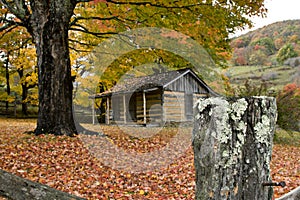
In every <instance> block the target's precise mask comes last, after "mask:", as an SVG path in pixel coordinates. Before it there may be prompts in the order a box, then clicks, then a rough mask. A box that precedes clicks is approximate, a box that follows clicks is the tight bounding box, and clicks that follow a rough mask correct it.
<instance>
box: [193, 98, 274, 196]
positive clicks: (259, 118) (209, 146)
mask: <svg viewBox="0 0 300 200" xmlns="http://www.w3.org/2000/svg"><path fill="white" fill-rule="evenodd" d="M276 118H277V109H276V100H275V98H272V97H250V98H239V99H233V98H232V99H229V98H227V99H226V98H223V97H213V98H206V99H199V100H198V101H197V103H196V105H195V123H194V130H193V149H194V162H195V169H196V199H201V200H202V199H205V200H208V199H218V200H222V199H226V200H233V199H236V200H238V199H251V200H256V199H257V200H265V199H272V193H273V191H272V188H271V187H263V186H262V183H263V182H270V181H271V177H270V160H271V155H272V145H273V135H274V131H275V124H276Z"/></svg>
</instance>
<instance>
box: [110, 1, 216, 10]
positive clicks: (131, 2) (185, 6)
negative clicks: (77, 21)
mask: <svg viewBox="0 0 300 200" xmlns="http://www.w3.org/2000/svg"><path fill="white" fill-rule="evenodd" d="M106 2H109V3H113V4H119V5H122V4H123V5H125V4H127V5H136V6H140V5H144V6H145V5H150V6H152V7H158V8H189V7H195V6H199V5H211V4H207V3H200V2H198V3H195V4H187V5H171V6H170V5H164V4H159V3H153V2H151V1H141V2H136V1H117V0H106ZM177 2H179V1H178V0H176V1H174V2H173V3H177Z"/></svg>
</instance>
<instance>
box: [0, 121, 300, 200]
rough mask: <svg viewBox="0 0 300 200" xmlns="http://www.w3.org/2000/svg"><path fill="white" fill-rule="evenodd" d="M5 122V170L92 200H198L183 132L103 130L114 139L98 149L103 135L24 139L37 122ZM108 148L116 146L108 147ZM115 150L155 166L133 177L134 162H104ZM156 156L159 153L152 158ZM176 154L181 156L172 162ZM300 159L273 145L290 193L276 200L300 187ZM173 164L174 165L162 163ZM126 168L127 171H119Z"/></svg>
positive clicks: (275, 167)
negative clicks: (112, 148)
mask: <svg viewBox="0 0 300 200" xmlns="http://www.w3.org/2000/svg"><path fill="white" fill-rule="evenodd" d="M0 122H1V125H0V126H1V127H0V128H1V130H0V160H1V162H0V168H1V169H4V170H6V171H9V172H12V173H14V174H17V175H19V176H21V177H24V178H27V179H30V180H32V181H37V182H40V183H42V184H47V185H49V186H50V187H53V188H56V189H58V190H62V191H64V192H68V193H72V194H75V195H77V196H81V197H84V198H87V199H194V193H195V191H194V189H195V181H194V180H195V169H194V165H193V161H194V157H193V151H192V147H191V144H188V142H189V137H188V136H187V135H186V134H187V133H186V132H184V131H183V132H182V134H181V133H180V134H178V133H176V134H173V133H172V131H170V130H169V129H168V130H166V131H167V134H164V131H162V130H156V131H155V134H152V133H147V129H142V130H143V131H140V132H139V133H136V134H137V135H130V134H129V135H128V134H124V132H127V131H130V132H131V133H132V130H126V131H124V130H121V129H120V128H118V127H112V126H111V127H107V126H103V132H105V134H107V135H109V137H107V139H106V140H104V141H105V142H104V143H103V145H99V144H102V143H101V142H103V140H102V139H101V137H99V136H87V135H79V136H77V137H66V136H53V135H41V136H34V135H29V134H24V133H23V132H24V131H31V130H33V129H34V127H35V122H34V121H32V120H12V119H10V120H9V119H0ZM153 130H155V129H153ZM122 132H123V133H122ZM138 134H140V135H138ZM151 134H152V135H151ZM147 135H148V136H147ZM166 136H167V137H166ZM177 136H179V137H177ZM176 137H177V138H176ZM186 139H187V140H186ZM98 140H99V141H98ZM109 143H111V144H114V145H110V146H105V145H104V144H109ZM170 144H171V145H170ZM187 144H188V145H187ZM172 145H173V146H172ZM111 146H115V147H117V149H122V150H123V151H124V152H125V153H126V152H131V153H134V152H136V154H142V155H146V154H147V155H149V156H148V157H149V158H147V156H145V157H146V158H145V159H149V160H147V162H148V163H150V164H149V165H147V166H145V169H143V170H141V171H139V172H138V173H137V171H136V170H132V172H130V169H129V168H130V167H132V166H133V165H136V164H135V163H134V162H132V161H131V160H130V159H128V160H126V159H125V160H124V162H123V163H114V164H115V165H116V166H113V165H112V163H105V162H108V161H109V159H110V158H111V157H113V156H116V153H113V154H111V155H110V154H107V155H106V157H104V158H105V159H103V155H101V154H98V153H101V152H103V151H105V152H106V151H108V150H111V149H110V148H111ZM101 148H108V149H101ZM160 149H163V151H159V150H160ZM180 150H181V151H180ZM124 152H123V153H124ZM152 152H156V154H153V155H152V154H150V153H152ZM174 152H177V154H176V153H175V154H176V155H175V157H174V158H171V155H172V153H174ZM125 153H124V154H125ZM97 155H98V156H97ZM99 155H100V156H99ZM121 155H122V154H121ZM299 157H300V155H299V147H289V146H280V145H275V146H274V149H273V159H272V163H271V169H272V177H273V180H274V181H286V183H287V187H285V188H275V196H276V197H278V196H280V195H282V194H284V193H286V192H288V191H290V190H292V189H293V188H295V187H297V186H299V185H300V178H299V160H298V158H299ZM137 158H140V157H137ZM151 158H152V160H155V159H156V158H159V159H158V160H160V163H159V164H160V165H157V166H154V168H153V169H152V168H149V166H150V165H152V160H151ZM153 158H155V159H153ZM101 159H102V160H101ZM120 160H122V159H120ZM168 160H171V161H172V162H170V163H163V162H164V161H168ZM136 162H137V164H138V163H139V162H140V163H144V162H145V161H143V160H140V161H139V160H136ZM121 164H122V165H124V166H117V165H121ZM127 165H128V166H127ZM153 165H155V162H154V161H153ZM126 166H127V167H126ZM120 167H121V168H123V169H124V170H120V169H119V168H120ZM158 167H159V168H158ZM131 169H134V168H131ZM137 169H138V168H137ZM149 169H150V170H149Z"/></svg>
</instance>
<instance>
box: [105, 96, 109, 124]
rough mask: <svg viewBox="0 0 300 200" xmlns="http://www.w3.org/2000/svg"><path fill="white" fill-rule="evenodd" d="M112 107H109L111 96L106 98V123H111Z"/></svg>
mask: <svg viewBox="0 0 300 200" xmlns="http://www.w3.org/2000/svg"><path fill="white" fill-rule="evenodd" d="M109 117H110V109H109V97H107V98H106V124H110V121H109Z"/></svg>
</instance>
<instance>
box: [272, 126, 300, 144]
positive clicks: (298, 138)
mask: <svg viewBox="0 0 300 200" xmlns="http://www.w3.org/2000/svg"><path fill="white" fill-rule="evenodd" d="M274 143H275V144H282V145H290V146H297V147H300V132H297V131H286V130H283V129H277V130H276V132H275V135H274Z"/></svg>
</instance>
